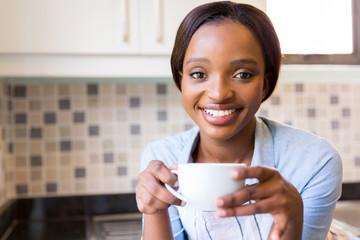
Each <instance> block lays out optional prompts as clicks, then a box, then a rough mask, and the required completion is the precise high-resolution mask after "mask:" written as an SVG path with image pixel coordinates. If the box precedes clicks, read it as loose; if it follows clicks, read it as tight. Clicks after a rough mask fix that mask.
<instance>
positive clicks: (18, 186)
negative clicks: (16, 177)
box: [16, 184, 28, 195]
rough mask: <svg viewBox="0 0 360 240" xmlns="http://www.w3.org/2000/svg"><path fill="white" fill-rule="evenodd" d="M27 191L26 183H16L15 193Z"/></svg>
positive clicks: (19, 193)
mask: <svg viewBox="0 0 360 240" xmlns="http://www.w3.org/2000/svg"><path fill="white" fill-rule="evenodd" d="M27 193H28V185H27V184H16V194H18V195H21V194H27Z"/></svg>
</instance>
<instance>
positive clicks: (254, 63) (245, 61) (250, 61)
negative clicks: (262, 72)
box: [230, 58, 258, 65]
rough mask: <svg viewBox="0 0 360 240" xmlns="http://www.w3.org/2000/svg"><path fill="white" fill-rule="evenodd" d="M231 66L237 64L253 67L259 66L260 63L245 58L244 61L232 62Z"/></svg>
mask: <svg viewBox="0 0 360 240" xmlns="http://www.w3.org/2000/svg"><path fill="white" fill-rule="evenodd" d="M230 64H231V65H237V64H252V65H258V63H257V62H256V61H255V60H254V59H251V58H244V59H236V60H233V61H231V62H230Z"/></svg>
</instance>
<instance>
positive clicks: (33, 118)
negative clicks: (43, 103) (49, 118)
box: [29, 112, 43, 126]
mask: <svg viewBox="0 0 360 240" xmlns="http://www.w3.org/2000/svg"><path fill="white" fill-rule="evenodd" d="M29 119H30V121H29V122H30V124H31V125H35V126H41V125H42V123H43V115H42V114H41V113H36V112H35V113H34V112H32V113H30V114H29Z"/></svg>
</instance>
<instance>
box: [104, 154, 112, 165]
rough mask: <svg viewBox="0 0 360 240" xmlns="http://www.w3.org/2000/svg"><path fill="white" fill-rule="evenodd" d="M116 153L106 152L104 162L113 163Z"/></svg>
mask: <svg viewBox="0 0 360 240" xmlns="http://www.w3.org/2000/svg"><path fill="white" fill-rule="evenodd" d="M113 162H114V154H113V153H104V163H113Z"/></svg>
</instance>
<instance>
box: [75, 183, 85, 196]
mask: <svg viewBox="0 0 360 240" xmlns="http://www.w3.org/2000/svg"><path fill="white" fill-rule="evenodd" d="M75 191H76V192H80V193H81V192H85V191H86V183H85V182H84V181H76V182H75Z"/></svg>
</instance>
